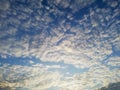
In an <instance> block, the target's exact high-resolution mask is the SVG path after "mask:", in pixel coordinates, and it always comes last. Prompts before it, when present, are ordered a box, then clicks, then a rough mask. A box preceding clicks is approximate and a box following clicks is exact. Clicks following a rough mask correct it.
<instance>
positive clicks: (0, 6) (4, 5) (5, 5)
mask: <svg viewBox="0 0 120 90" xmlns="http://www.w3.org/2000/svg"><path fill="white" fill-rule="evenodd" d="M9 7H10V3H9V1H8V0H6V1H4V0H1V1H0V10H7V9H9Z"/></svg>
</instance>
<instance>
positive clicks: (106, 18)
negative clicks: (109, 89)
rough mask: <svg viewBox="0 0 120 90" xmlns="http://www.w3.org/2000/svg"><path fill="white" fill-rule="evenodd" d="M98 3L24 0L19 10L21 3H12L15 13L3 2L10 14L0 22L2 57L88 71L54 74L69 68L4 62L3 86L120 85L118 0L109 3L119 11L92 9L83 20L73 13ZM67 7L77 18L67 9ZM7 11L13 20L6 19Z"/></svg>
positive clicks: (78, 89) (35, 89) (78, 88)
mask: <svg viewBox="0 0 120 90" xmlns="http://www.w3.org/2000/svg"><path fill="white" fill-rule="evenodd" d="M94 1H95V0H92V1H90V0H87V1H84V0H75V1H73V3H70V2H71V1H70V0H68V1H60V0H55V1H52V2H51V1H47V2H46V3H44V2H42V0H41V1H39V3H38V2H37V3H36V2H34V0H33V2H29V1H28V2H29V4H28V6H25V5H23V4H22V3H24V1H20V2H22V3H21V4H20V5H18V6H17V7H16V6H15V5H16V4H14V3H16V2H12V3H13V4H12V5H13V7H14V8H15V7H16V8H15V9H12V7H10V2H7V3H6V4H5V3H4V2H5V1H0V4H3V6H2V7H1V6H0V10H2V11H5V10H6V13H3V12H2V13H1V20H0V23H1V24H0V25H1V29H0V56H1V57H2V58H7V57H8V56H9V57H10V56H12V57H26V58H31V57H34V58H37V59H39V60H40V61H41V62H44V63H48V62H50V63H60V62H63V63H64V64H65V65H72V66H73V67H75V69H80V70H84V69H88V71H87V72H81V73H78V74H76V73H74V74H70V75H69V77H67V76H64V74H61V73H60V72H59V71H57V70H55V72H53V71H52V70H51V71H50V69H64V68H65V69H66V67H62V66H61V65H45V64H35V63H34V62H33V61H34V60H30V61H29V63H31V64H33V65H32V67H29V66H20V65H11V66H10V65H6V64H3V66H1V67H0V72H1V73H0V80H1V82H0V85H1V86H4V87H11V88H18V87H23V88H28V89H30V88H32V90H40V89H48V88H52V87H58V88H60V89H63V90H64V89H70V90H73V89H75V88H76V90H88V88H89V90H93V88H97V87H101V86H104V85H107V84H108V83H110V82H116V81H117V80H118V81H119V80H120V78H119V77H120V75H119V74H118V72H120V70H119V69H118V68H117V67H118V66H119V65H120V63H119V59H120V58H119V56H117V55H118V54H117V55H116V56H115V55H114V54H115V53H119V51H120V32H119V25H118V24H119V19H118V17H119V9H118V8H117V4H116V2H114V4H113V5H112V4H110V5H111V6H112V7H116V8H115V9H114V10H112V9H111V8H109V7H108V8H107V9H106V8H104V7H103V8H99V7H98V6H96V7H91V9H87V10H88V12H87V13H85V14H83V17H81V18H80V17H78V18H77V17H75V15H74V14H75V13H76V12H78V11H79V10H80V9H83V8H84V7H86V6H89V5H90V4H92V3H93V2H94ZM94 3H95V2H94ZM33 6H34V7H33ZM61 6H62V7H61ZM60 7H61V8H60ZM67 8H68V9H70V10H72V14H73V13H74V14H73V15H71V12H70V13H69V12H67V10H65V11H63V10H62V9H67ZM8 9H10V10H11V11H9V10H8ZM7 10H8V11H7ZM18 11H19V12H18ZM7 13H9V14H10V15H11V17H7ZM67 19H68V20H67ZM68 21H69V22H68ZM1 65H2V64H1ZM113 67H114V68H113ZM111 68H112V70H110V69H111ZM68 74H69V73H68ZM89 82H90V83H89ZM97 85H98V86H97Z"/></svg>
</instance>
